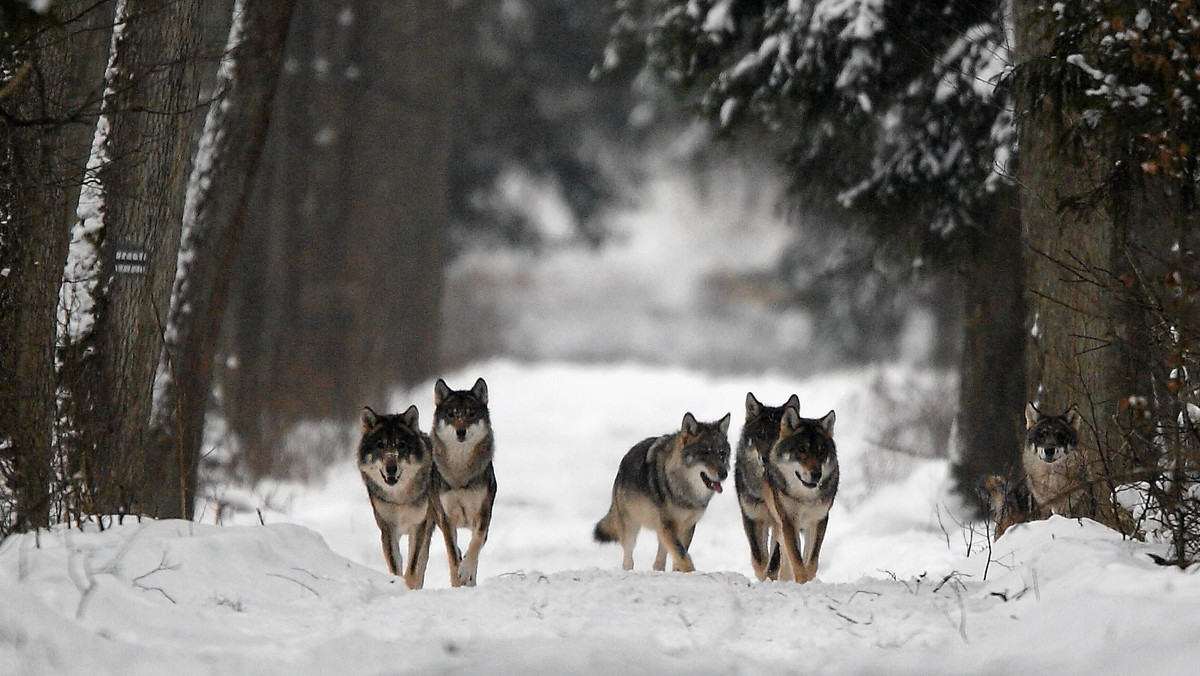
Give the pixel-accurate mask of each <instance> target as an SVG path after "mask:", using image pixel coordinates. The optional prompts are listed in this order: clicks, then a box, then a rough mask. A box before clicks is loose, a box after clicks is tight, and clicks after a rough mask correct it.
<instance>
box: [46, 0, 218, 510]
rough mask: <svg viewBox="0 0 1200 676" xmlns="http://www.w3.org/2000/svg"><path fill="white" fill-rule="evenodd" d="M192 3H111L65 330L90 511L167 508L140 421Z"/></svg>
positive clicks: (184, 112) (187, 124)
mask: <svg viewBox="0 0 1200 676" xmlns="http://www.w3.org/2000/svg"><path fill="white" fill-rule="evenodd" d="M198 6H199V0H187V1H186V2H178V1H174V0H126V1H125V2H122V3H120V4H119V5H118V20H117V23H116V28H115V29H114V34H113V47H112V56H111V60H110V66H109V69H108V73H107V75H106V87H107V91H106V94H105V99H104V103H103V104H102V115H103V116H104V119H103V120H102V122H101V124H100V125H98V134H97V136H98V138H102V139H103V140H102V141H101V143H100V147H102V148H103V151H102V153H94V155H96V156H97V157H99V160H100V161H99V164H98V166H97V167H96V177H97V185H98V186H99V193H98V197H97V198H96V199H95V201H85V200H83V199H81V211H86V212H87V215H88V216H89V217H88V218H85V219H83V221H82V224H81V226H80V232H81V234H82V235H83V238H82V239H83V240H84V241H86V242H87V243H88V244H89V245H90V246H91V247H93V248H94V251H92V252H82V253H83V256H84V257H83V258H82V259H81V260H82V261H83V262H85V263H87V262H88V261H91V262H93V263H94V265H95V268H94V270H95V271H96V272H95V273H94V274H93V276H92V279H91V284H92V286H91V288H90V290H89V292H88V293H87V294H86V296H85V297H81V298H84V299H83V300H82V306H81V307H80V308H79V309H80V310H82V311H83V312H82V315H81V317H82V319H81V321H80V322H78V323H77V325H75V327H74V330H77V331H78V332H79V333H74V332H72V331H68V334H67V340H66V341H65V342H66V346H65V348H64V352H63V354H64V357H63V375H64V380H65V382H66V385H67V387H68V389H69V391H70V397H71V399H72V407H71V408H72V413H73V418H74V422H75V424H76V426H77V428H78V433H79V439H78V441H77V444H78V448H77V451H78V452H79V454H80V458H79V460H80V464H81V467H82V471H83V478H84V482H85V486H86V489H87V499H88V500H89V501H90V504H89V510H90V511H92V512H94V513H97V514H118V513H132V512H142V513H149V514H156V513H158V511H159V510H161V509H163V506H162V505H161V504H159V500H158V496H159V492H160V491H161V486H158V485H153V484H148V483H147V481H146V478H147V476H148V475H149V476H154V475H155V474H156V472H155V470H154V468H153V467H150V466H148V465H150V464H151V461H152V460H153V457H152V456H150V455H149V454H148V453H147V450H148V449H147V446H148V441H149V438H148V434H147V428H148V423H149V417H150V401H151V391H152V388H153V381H154V373H155V368H156V366H157V364H158V359H159V355H160V351H161V349H162V331H163V320H164V318H165V316H166V312H167V309H168V302H169V297H170V290H171V285H172V282H173V279H174V272H175V263H176V257H177V253H178V246H179V233H180V223H181V221H182V208H183V194H184V187H185V184H186V179H187V176H188V170H187V167H188V160H189V153H188V152H187V148H188V147H189V142H190V139H191V135H192V133H193V127H194V119H195V115H194V113H193V112H192V111H193V110H194V109H195V105H196V101H197V95H198V81H197V79H196V78H195V77H194V73H193V68H194V67H195V65H196V62H195V59H196V43H197V33H196V32H195V30H193V19H194V17H195V16H196V15H197V7H198ZM96 219H99V220H96ZM84 248H86V247H84ZM124 256H129V257H130V258H123V257H124ZM130 261H133V264H130ZM89 302H90V306H88V303H89ZM170 480H172V481H178V480H180V478H179V477H172V478H171V479H170Z"/></svg>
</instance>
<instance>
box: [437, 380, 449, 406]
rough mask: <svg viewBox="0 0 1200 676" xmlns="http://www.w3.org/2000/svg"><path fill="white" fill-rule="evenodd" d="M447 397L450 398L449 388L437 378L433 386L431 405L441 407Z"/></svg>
mask: <svg viewBox="0 0 1200 676" xmlns="http://www.w3.org/2000/svg"><path fill="white" fill-rule="evenodd" d="M448 396H450V386H449V385H447V384H446V381H444V380H442V379H441V378H438V381H437V382H436V383H434V384H433V405H434V406H441V405H442V402H443V401H446V397H448Z"/></svg>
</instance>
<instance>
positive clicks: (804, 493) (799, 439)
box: [762, 406, 838, 584]
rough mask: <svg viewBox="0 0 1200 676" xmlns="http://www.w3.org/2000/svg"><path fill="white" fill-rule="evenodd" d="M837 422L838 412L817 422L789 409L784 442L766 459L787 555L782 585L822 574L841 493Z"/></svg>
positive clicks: (766, 493)
mask: <svg viewBox="0 0 1200 676" xmlns="http://www.w3.org/2000/svg"><path fill="white" fill-rule="evenodd" d="M833 422H834V414H833V411H830V412H829V413H827V414H825V417H823V418H819V419H815V420H813V419H809V418H801V417H800V414H799V413H798V412H797V411H796V409H794V408H792V407H790V406H788V407H785V408H784V411H783V417H782V419H781V420H780V423H779V440H778V441H776V442H775V444H774V445H773V446H771V450H770V451H768V452H767V455H766V456H765V457H764V458H763V484H762V487H763V488H762V492H763V499H764V500H765V502H766V503H767V510H768V511H769V512H770V513H771V520H772V522H773V523H772V527H773V528H774V530H775V537H776V539H777V540H778V542H779V546H780V548H781V550H782V553H783V557H782V559H783V560H782V561H781V563H780V570H779V579H780V580H784V581H787V580H793V581H795V582H799V583H801V584H803V583H805V582H808V581H809V580H812V579H813V578H814V577H816V575H817V563H818V560H819V559H820V556H821V543H822V542H823V541H824V540H825V529H826V527H828V525H829V510H830V508H831V507H833V499H834V497H836V496H837V489H838V459H837V446H836V445H835V444H834V443H833ZM801 538H803V545H804V549H803V552H801V549H800V544H801Z"/></svg>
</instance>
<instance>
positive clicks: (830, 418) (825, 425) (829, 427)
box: [817, 411, 837, 437]
mask: <svg viewBox="0 0 1200 676" xmlns="http://www.w3.org/2000/svg"><path fill="white" fill-rule="evenodd" d="M835 420H837V416H835V415H834V414H833V411H830V412H829V413H826V414H825V417H824V418H821V419H820V420H818V421H817V422H818V423H820V424H821V429H823V430H825V434H827V435H829V436H830V437H832V436H833V423H834V421H835Z"/></svg>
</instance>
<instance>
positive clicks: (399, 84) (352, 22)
mask: <svg viewBox="0 0 1200 676" xmlns="http://www.w3.org/2000/svg"><path fill="white" fill-rule="evenodd" d="M456 19H457V10H452V9H451V8H450V7H449V6H447V5H446V3H445V2H443V1H441V0H420V1H418V2H403V3H399V2H385V1H382V0H348V1H346V2H341V3H336V4H334V3H321V2H315V1H314V0H301V1H300V2H299V3H298V4H297V8H296V12H295V19H294V20H293V24H292V28H291V33H290V35H289V37H288V47H287V57H286V58H287V63H288V65H289V67H288V68H286V69H285V70H284V73H283V74H282V75H281V78H280V91H279V95H278V97H277V100H276V105H275V113H274V115H275V117H273V121H272V128H271V133H270V135H269V138H268V141H267V148H266V149H265V150H264V159H263V171H262V172H260V176H259V179H258V181H257V183H256V186H255V194H254V198H253V200H252V205H251V214H252V216H251V218H252V219H253V220H255V221H257V222H259V223H260V224H261V225H262V227H261V228H260V229H259V230H258V231H257V232H256V233H254V234H252V235H251V237H250V240H249V241H248V242H247V247H246V249H245V250H244V252H243V258H242V260H243V261H244V262H243V263H242V264H241V265H239V266H238V267H239V270H240V272H239V277H238V279H237V280H236V282H235V288H234V291H233V298H232V300H231V311H230V315H231V316H230V317H229V320H228V322H227V324H226V335H227V338H228V339H227V340H226V341H225V344H226V345H227V346H228V348H227V349H229V351H230V353H231V355H232V356H233V359H231V360H229V363H230V364H231V365H232V368H230V369H228V370H226V371H225V372H224V373H223V374H222V378H223V380H224V382H225V383H226V386H225V387H224V388H223V389H224V390H225V391H226V392H227V393H228V394H229V398H228V400H227V402H226V404H227V406H228V414H229V420H230V421H231V425H232V428H233V430H234V432H235V433H236V434H237V436H238V437H239V441H240V442H241V445H242V448H243V449H244V452H245V461H246V462H247V463H248V465H249V467H248V468H247V469H248V470H249V473H250V474H251V475H255V476H261V475H263V474H266V473H270V472H272V471H275V470H276V469H278V465H277V460H278V457H279V455H280V453H279V446H281V445H282V444H281V443H280V441H281V440H282V436H283V434H284V432H285V431H286V430H287V429H288V428H289V427H290V426H292V425H294V424H295V423H297V422H299V421H301V420H305V419H335V420H343V419H347V418H348V417H349V416H350V415H353V413H354V411H357V410H358V408H359V407H360V406H362V405H364V404H369V403H372V402H375V403H376V404H378V403H379V402H380V401H381V400H382V398H383V396H384V391H385V389H386V388H387V387H388V386H391V385H393V384H396V383H405V382H414V381H417V380H420V379H421V378H424V377H427V376H428V375H430V374H431V373H433V371H434V370H435V368H436V354H437V351H436V341H437V337H438V334H439V330H438V325H439V324H438V322H439V316H440V314H439V313H440V301H441V285H442V267H443V264H444V261H443V259H444V255H445V254H444V244H443V241H444V238H445V230H446V224H447V222H448V220H449V215H448V207H447V202H448V191H449V187H448V179H447V175H448V172H449V152H450V145H451V137H450V129H451V128H452V127H451V125H452V124H453V111H454V108H455V104H456V100H455V97H454V81H453V72H454V70H453V69H454V68H455V59H456V58H457V53H458V49H459V47H458V43H459V41H460V40H461V34H460V33H459V32H457V31H456V30H455V25H456V23H455V22H456Z"/></svg>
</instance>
